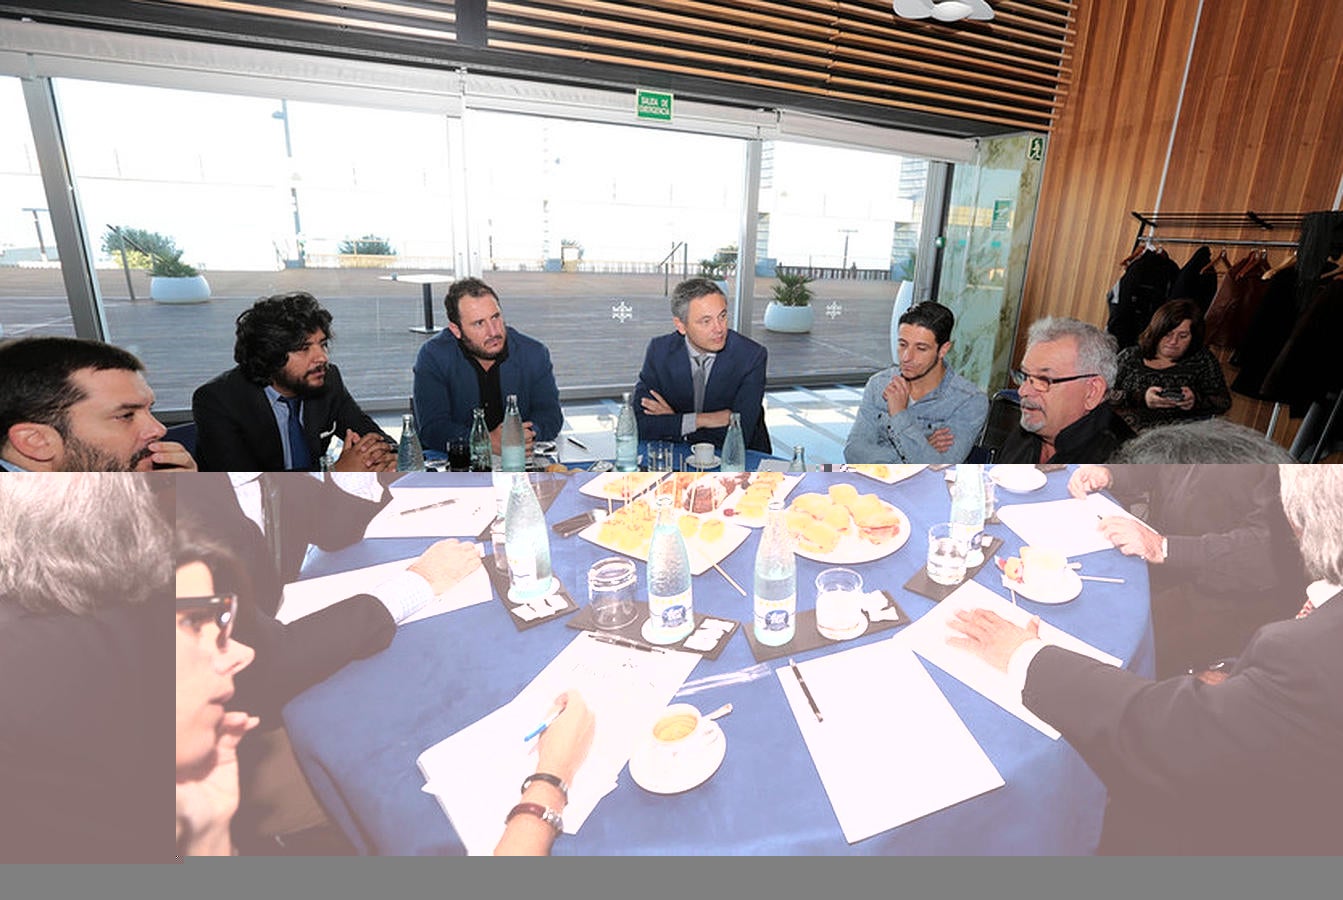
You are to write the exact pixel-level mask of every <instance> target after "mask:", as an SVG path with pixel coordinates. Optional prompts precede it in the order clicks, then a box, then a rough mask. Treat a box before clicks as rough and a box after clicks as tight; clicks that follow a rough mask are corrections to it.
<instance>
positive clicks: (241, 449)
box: [191, 365, 385, 472]
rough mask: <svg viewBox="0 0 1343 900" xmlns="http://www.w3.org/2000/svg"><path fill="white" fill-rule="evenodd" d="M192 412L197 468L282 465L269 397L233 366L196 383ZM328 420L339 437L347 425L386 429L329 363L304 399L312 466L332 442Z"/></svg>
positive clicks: (361, 430) (364, 430) (279, 468)
mask: <svg viewBox="0 0 1343 900" xmlns="http://www.w3.org/2000/svg"><path fill="white" fill-rule="evenodd" d="M191 416H192V418H193V419H195V420H196V465H197V466H199V467H200V469H201V471H202V472H283V471H284V445H283V444H282V443H281V442H280V428H279V426H278V425H276V424H275V413H274V412H273V411H272V410H271V405H270V401H269V400H267V399H266V394H265V392H264V389H263V388H261V387H258V386H257V385H255V384H253V383H252V382H250V381H248V380H247V379H246V378H245V377H244V376H243V373H242V370H241V369H239V368H238V367H236V366H235V367H234V368H232V369H230V370H228V371H227V372H225V373H223V374H222V375H219V376H217V377H215V378H213V379H211V380H210V381H208V382H206V383H205V384H203V385H201V386H200V387H198V388H197V389H196V393H195V394H193V395H192V397H191ZM333 425H334V429H335V430H334V433H335V434H337V435H339V436H340V437H341V438H344V437H345V429H347V428H349V429H351V430H353V431H354V433H355V434H361V435H362V434H368V433H369V432H370V431H375V432H377V433H379V434H385V432H383V430H382V429H381V428H379V427H378V426H377V424H376V423H375V422H374V421H373V420H372V419H370V418H369V417H368V416H367V415H366V414H365V413H364V411H363V410H362V409H360V408H359V404H358V403H355V402H354V398H353V397H351V396H350V392H349V391H347V390H346V389H345V383H344V382H343V381H341V378H340V370H339V369H337V368H336V367H335V366H334V365H332V366H330V367H329V368H328V369H327V374H326V386H325V387H324V388H323V389H322V390H321V391H320V392H318V393H317V394H315V395H313V396H311V397H307V398H305V399H304V401H303V433H304V435H305V436H306V437H307V439H308V447H309V448H310V449H311V450H312V453H313V462H312V466H311V468H312V469H316V468H317V467H318V464H319V462H320V460H321V456H322V454H323V453H325V452H326V447H327V444H329V443H331V432H332V426H333ZM323 434H326V437H322V436H321V435H323Z"/></svg>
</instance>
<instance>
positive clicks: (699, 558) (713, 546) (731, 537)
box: [578, 499, 751, 575]
mask: <svg viewBox="0 0 1343 900" xmlns="http://www.w3.org/2000/svg"><path fill="white" fill-rule="evenodd" d="M634 502H635V503H643V502H644V500H642V499H640V500H636V501H634ZM678 515H682V516H694V517H695V518H697V519H699V520H700V525H701V527H703V523H704V522H705V521H707V520H708V518H709V517H708V516H707V515H705V514H700V513H688V512H686V511H685V510H679V511H678ZM601 533H602V522H600V521H598V522H593V523H592V524H591V525H589V526H588V527H587V528H584V529H583V530H582V531H580V532H578V536H579V537H581V538H582V539H583V540H585V541H591V542H592V543H594V544H596V545H597V546H598V547H604V548H606V549H607V550H612V551H614V552H616V553H619V554H620V555H621V556H631V557H633V558H635V559H638V560H642V561H644V562H648V546H647V545H644V546H642V547H640V548H638V549H636V550H631V549H630V548H628V547H621V546H619V545H616V544H608V543H605V542H604V541H602V540H601ZM750 536H751V529H749V528H746V527H745V526H743V525H734V524H732V523H731V522H727V521H724V522H723V535H722V537H720V538H718V539H717V540H715V541H712V542H705V541H703V540H701V539H700V537H699V533H698V531H697V532H696V534H695V536H694V537H690V538H686V537H684V536H683V537H682V540H684V541H685V548H686V555H687V556H689V557H690V574H691V575H703V574H704V573H705V572H707V571H708V570H709V569H711V568H713V566H714V563H720V562H722V561H723V560H725V559H727V558H728V556H730V555H731V554H732V551H734V550H736V549H737V548H738V547H740V546H741V545H742V543H743V542H744V541H745V540H746V539H747V538H748V537H750Z"/></svg>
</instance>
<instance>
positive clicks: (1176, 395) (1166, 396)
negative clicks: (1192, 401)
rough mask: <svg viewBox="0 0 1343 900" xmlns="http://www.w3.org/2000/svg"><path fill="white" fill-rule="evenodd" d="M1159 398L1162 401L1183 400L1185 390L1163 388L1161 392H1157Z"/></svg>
mask: <svg viewBox="0 0 1343 900" xmlns="http://www.w3.org/2000/svg"><path fill="white" fill-rule="evenodd" d="M1157 396H1159V397H1160V398H1161V399H1162V400H1183V399H1184V389H1183V388H1177V387H1174V388H1171V387H1168V388H1162V389H1161V390H1160V391H1158V392H1157Z"/></svg>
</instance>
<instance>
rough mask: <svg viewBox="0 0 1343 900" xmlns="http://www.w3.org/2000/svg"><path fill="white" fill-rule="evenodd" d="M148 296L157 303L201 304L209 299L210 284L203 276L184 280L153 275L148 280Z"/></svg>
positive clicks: (194, 276)
mask: <svg viewBox="0 0 1343 900" xmlns="http://www.w3.org/2000/svg"><path fill="white" fill-rule="evenodd" d="M149 296H150V299H153V300H157V301H158V302H159V303H203V302H205V301H206V300H209V299H210V283H209V282H208V281H206V280H205V276H204V275H191V276H189V277H186V278H166V277H164V276H162V275H155V276H153V277H152V278H150V279H149Z"/></svg>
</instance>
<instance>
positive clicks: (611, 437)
mask: <svg viewBox="0 0 1343 900" xmlns="http://www.w3.org/2000/svg"><path fill="white" fill-rule="evenodd" d="M570 437H572V438H573V439H574V440H576V441H578V442H579V443H581V444H584V445H586V446H587V449H586V450H584V449H583V448H582V447H579V446H577V445H576V444H574V443H572V442H571V441H569V440H568V438H570ZM555 452H556V453H557V454H559V457H560V462H562V463H572V462H593V461H595V460H598V459H615V458H616V433H615V432H614V431H565V432H561V433H560V436H559V437H557V438H555Z"/></svg>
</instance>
